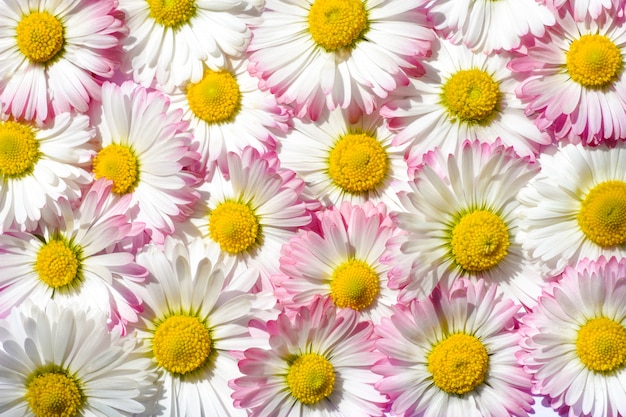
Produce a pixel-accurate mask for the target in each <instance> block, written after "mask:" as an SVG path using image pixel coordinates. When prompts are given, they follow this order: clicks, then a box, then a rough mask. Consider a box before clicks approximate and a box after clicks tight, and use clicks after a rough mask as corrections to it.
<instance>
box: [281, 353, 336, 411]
mask: <svg viewBox="0 0 626 417" xmlns="http://www.w3.org/2000/svg"><path fill="white" fill-rule="evenodd" d="M287 386H288V387H289V390H290V391H291V395H292V396H294V397H295V398H296V399H297V400H298V401H300V402H301V403H303V404H308V405H311V404H316V403H318V402H320V401H321V400H323V399H324V398H326V397H328V396H329V395H330V394H332V392H333V389H334V388H335V369H334V368H333V365H332V364H331V363H330V362H329V361H328V359H326V358H324V357H323V356H320V355H318V354H316V353H307V354H305V355H302V356H299V357H298V358H297V359H296V360H295V361H293V363H292V364H291V365H290V366H289V371H287Z"/></svg>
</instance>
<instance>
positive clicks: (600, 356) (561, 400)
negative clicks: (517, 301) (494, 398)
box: [520, 256, 626, 417]
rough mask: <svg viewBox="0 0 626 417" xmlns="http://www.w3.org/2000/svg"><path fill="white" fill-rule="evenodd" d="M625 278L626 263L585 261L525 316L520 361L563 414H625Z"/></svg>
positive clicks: (577, 416) (538, 389) (581, 416)
mask: <svg viewBox="0 0 626 417" xmlns="http://www.w3.org/2000/svg"><path fill="white" fill-rule="evenodd" d="M625 277H626V259H625V258H619V259H617V258H615V257H612V258H610V259H608V260H607V259H606V258H604V257H603V256H601V257H600V258H599V259H598V260H597V261H592V260H589V259H584V260H583V261H581V262H580V263H579V264H578V265H577V266H576V267H567V268H566V270H565V272H564V273H563V275H562V277H561V279H560V280H559V281H558V283H557V284H555V285H553V286H551V287H550V288H548V289H546V290H545V291H544V293H543V294H542V295H541V297H540V298H539V303H538V304H537V306H536V307H535V308H533V311H532V312H531V313H529V314H526V315H525V316H524V317H523V318H522V320H523V323H524V326H523V327H522V328H521V330H520V332H521V334H522V335H523V340H522V343H521V346H522V347H523V348H524V350H525V351H526V352H525V354H524V355H521V356H520V363H521V364H522V365H524V369H525V370H526V371H528V372H529V373H530V374H532V376H533V383H534V389H535V391H536V392H537V393H538V394H541V395H545V396H547V397H548V398H549V403H550V405H551V406H552V407H553V408H554V409H555V410H558V411H559V412H560V415H563V416H569V417H591V416H594V417H595V416H624V415H626V403H624V398H626V388H625V387H626V367H625V366H624V365H626V303H624V300H626V280H625V279H624V278H625Z"/></svg>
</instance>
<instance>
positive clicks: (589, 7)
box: [544, 0, 626, 22]
mask: <svg viewBox="0 0 626 417" xmlns="http://www.w3.org/2000/svg"><path fill="white" fill-rule="evenodd" d="M544 3H545V4H546V5H547V6H548V7H550V8H551V9H552V10H556V11H557V12H558V11H561V10H560V9H563V11H564V10H569V12H570V13H571V14H572V15H573V16H574V20H576V21H577V22H583V21H585V20H586V19H587V18H591V19H593V20H595V19H598V18H599V17H600V16H601V15H602V14H606V15H607V16H611V18H613V17H615V16H619V17H621V16H622V15H623V13H624V7H625V6H626V4H625V3H624V2H623V1H622V0H569V1H567V0H544Z"/></svg>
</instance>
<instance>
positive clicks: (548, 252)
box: [519, 142, 626, 276]
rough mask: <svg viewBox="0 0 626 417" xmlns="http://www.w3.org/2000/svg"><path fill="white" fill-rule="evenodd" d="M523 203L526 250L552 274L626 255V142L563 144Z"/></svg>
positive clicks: (547, 158) (544, 161)
mask: <svg viewBox="0 0 626 417" xmlns="http://www.w3.org/2000/svg"><path fill="white" fill-rule="evenodd" d="M538 162H539V165H540V166H541V172H540V173H539V175H537V177H535V178H534V180H533V181H532V182H531V183H530V184H528V185H527V186H526V187H524V188H523V189H522V190H521V192H520V194H519V199H520V201H521V203H522V210H520V217H521V220H520V225H521V229H522V231H523V232H524V235H523V237H522V239H523V242H524V249H525V250H526V251H528V254H529V255H530V256H531V258H532V259H533V260H536V261H539V262H541V264H542V267H544V268H546V272H547V273H548V274H550V275H553V276H555V275H558V274H559V273H561V272H562V271H563V269H564V268H565V267H566V266H567V265H576V263H578V261H579V260H581V259H583V258H591V259H597V258H598V257H600V255H605V256H607V257H609V256H618V257H622V256H626V143H624V142H622V143H620V144H619V145H618V146H616V147H614V148H611V147H608V146H598V147H595V148H590V147H585V146H583V145H581V144H578V145H572V144H569V145H567V146H563V147H561V148H558V149H557V150H556V151H554V152H552V153H545V154H543V155H541V157H540V158H539V159H538Z"/></svg>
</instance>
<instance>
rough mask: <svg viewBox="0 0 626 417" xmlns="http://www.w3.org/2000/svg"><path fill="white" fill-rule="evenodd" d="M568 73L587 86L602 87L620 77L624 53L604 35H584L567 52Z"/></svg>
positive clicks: (573, 78)
mask: <svg viewBox="0 0 626 417" xmlns="http://www.w3.org/2000/svg"><path fill="white" fill-rule="evenodd" d="M566 67H567V73H568V74H569V76H570V77H571V78H572V80H574V81H576V82H577V83H578V84H580V85H582V86H583V87H587V88H602V87H605V86H607V85H609V84H611V83H612V82H613V81H615V79H616V78H617V77H618V75H619V73H620V72H621V70H622V67H623V61H622V53H621V51H620V49H619V48H618V47H617V45H615V44H614V43H613V42H612V41H611V40H610V39H609V38H607V37H606V36H604V35H597V34H595V35H582V36H581V37H580V38H578V39H576V40H574V41H573V42H572V43H571V45H570V47H569V50H568V51H567V52H566Z"/></svg>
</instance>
